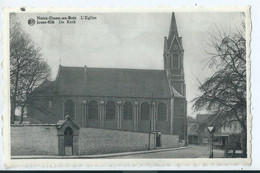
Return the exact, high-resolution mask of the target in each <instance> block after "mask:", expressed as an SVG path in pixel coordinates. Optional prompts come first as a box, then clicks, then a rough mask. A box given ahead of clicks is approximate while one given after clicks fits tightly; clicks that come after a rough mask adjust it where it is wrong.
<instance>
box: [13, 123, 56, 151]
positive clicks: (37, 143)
mask: <svg viewBox="0 0 260 173" xmlns="http://www.w3.org/2000/svg"><path fill="white" fill-rule="evenodd" d="M11 155H58V138H57V129H56V126H55V125H54V126H50V125H25V126H21V125H12V126H11Z"/></svg>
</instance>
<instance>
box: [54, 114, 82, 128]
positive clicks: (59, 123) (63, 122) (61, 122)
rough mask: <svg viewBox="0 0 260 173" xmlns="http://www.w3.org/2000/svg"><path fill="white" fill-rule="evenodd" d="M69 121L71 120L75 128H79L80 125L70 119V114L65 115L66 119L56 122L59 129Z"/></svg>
mask: <svg viewBox="0 0 260 173" xmlns="http://www.w3.org/2000/svg"><path fill="white" fill-rule="evenodd" d="M68 121H70V123H71V124H72V125H73V126H74V128H76V129H77V130H79V126H78V125H76V124H75V123H74V122H73V121H72V120H71V119H70V117H69V116H68V115H67V116H66V117H65V119H64V120H59V121H58V122H57V123H56V126H57V129H60V128H62V126H63V125H64V124H66V123H67V122H68Z"/></svg>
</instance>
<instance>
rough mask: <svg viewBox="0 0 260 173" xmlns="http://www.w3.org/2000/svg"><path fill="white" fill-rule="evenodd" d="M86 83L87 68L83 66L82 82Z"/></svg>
mask: <svg viewBox="0 0 260 173" xmlns="http://www.w3.org/2000/svg"><path fill="white" fill-rule="evenodd" d="M86 81H87V66H86V65H85V66H84V82H86Z"/></svg>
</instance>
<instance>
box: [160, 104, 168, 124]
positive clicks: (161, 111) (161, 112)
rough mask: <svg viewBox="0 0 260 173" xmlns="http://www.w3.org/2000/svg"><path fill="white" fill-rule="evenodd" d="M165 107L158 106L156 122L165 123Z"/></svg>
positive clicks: (164, 105)
mask: <svg viewBox="0 0 260 173" xmlns="http://www.w3.org/2000/svg"><path fill="white" fill-rule="evenodd" d="M166 113H167V106H166V104H165V103H159V104H158V120H159V121H166Z"/></svg>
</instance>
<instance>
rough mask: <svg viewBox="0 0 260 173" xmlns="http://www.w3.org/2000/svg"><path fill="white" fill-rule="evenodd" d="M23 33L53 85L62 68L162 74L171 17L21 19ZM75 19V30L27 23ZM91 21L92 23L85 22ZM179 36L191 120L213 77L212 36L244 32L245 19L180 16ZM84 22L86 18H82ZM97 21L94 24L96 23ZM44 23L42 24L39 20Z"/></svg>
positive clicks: (123, 15) (21, 15)
mask: <svg viewBox="0 0 260 173" xmlns="http://www.w3.org/2000/svg"><path fill="white" fill-rule="evenodd" d="M16 16H17V19H18V20H19V22H20V23H21V27H22V29H23V30H24V31H25V32H26V33H27V34H28V35H29V37H30V38H31V39H32V40H33V41H34V42H35V44H36V45H37V46H38V47H40V48H41V53H42V54H43V58H44V59H45V60H46V61H47V62H48V64H49V65H50V67H51V69H52V74H51V79H52V80H54V79H55V77H56V76H57V71H58V67H59V64H61V65H63V66H81V67H83V66H84V65H86V66H87V67H104V68H131V69H158V70H162V69H163V46H164V45H163V44H164V43H163V42H164V37H165V36H168V33H169V28H170V21H171V13H161V12H157V13H84V14H83V13H70V14H68V13H66V14H65V13H17V14H16ZM49 16H53V17H68V16H72V17H76V18H77V19H76V24H67V21H65V20H64V24H59V22H58V21H59V20H55V23H54V24H37V21H36V24H35V25H33V26H30V25H29V24H28V19H30V18H33V19H35V20H36V19H37V17H49ZM81 16H92V17H91V18H92V20H81ZM175 17H176V21H177V27H178V32H179V36H180V37H182V40H183V48H184V72H185V83H186V97H187V101H188V110H187V111H188V112H187V114H188V116H192V117H195V116H196V115H197V114H198V113H199V112H194V111H193V110H192V102H191V100H192V99H193V98H194V97H196V96H199V95H200V94H201V93H200V92H199V91H198V87H199V82H198V81H200V82H203V81H205V80H206V79H207V78H208V77H210V76H211V75H212V73H213V70H212V69H210V68H208V66H207V64H206V62H207V61H205V60H206V59H208V58H209V57H210V56H209V55H208V54H207V53H206V51H208V50H209V49H210V48H209V47H208V44H207V43H208V38H209V34H210V33H215V32H216V29H217V28H219V29H221V30H224V31H226V32H230V31H231V32H232V31H233V30H235V29H236V28H237V27H239V26H240V24H241V21H242V20H243V16H242V15H241V13H234V12H232V13H227V12H210V13H209V12H200V13H198V12H196V13H195V12H193V13H192V12H191V13H187V12H185V13H184V12H183V13H182V12H178V13H175ZM83 18H84V17H83ZM93 18H96V19H93ZM41 21H44V20H41Z"/></svg>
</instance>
